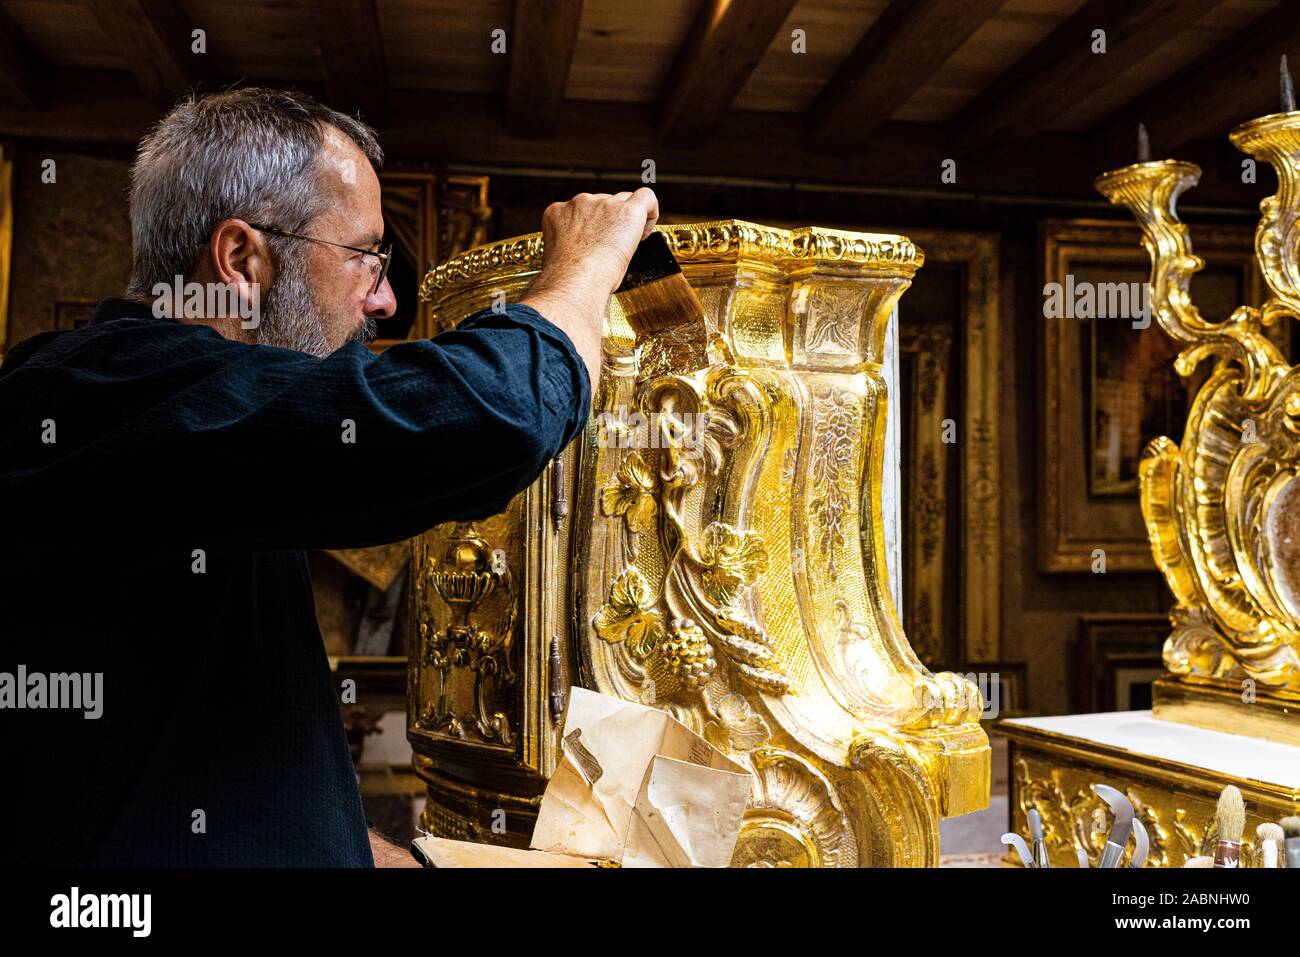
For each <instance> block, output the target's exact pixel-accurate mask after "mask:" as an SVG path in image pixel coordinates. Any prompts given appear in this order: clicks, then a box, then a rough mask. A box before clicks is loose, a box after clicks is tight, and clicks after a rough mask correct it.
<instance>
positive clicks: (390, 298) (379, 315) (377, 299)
mask: <svg viewBox="0 0 1300 957" xmlns="http://www.w3.org/2000/svg"><path fill="white" fill-rule="evenodd" d="M396 312H397V297H396V296H395V295H393V287H392V285H391V284H390V283H389V282H388V277H387V276H385V277H384V281H383V282H381V283H380V284H379V288H378V289H376V290H375V291H374V292H372V293H371V294H370V295H369V296H367V297H366V315H367V316H369V317H370V318H371V319H391V318H392V317H393V314H394V313H396Z"/></svg>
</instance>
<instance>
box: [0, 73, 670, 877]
mask: <svg viewBox="0 0 1300 957" xmlns="http://www.w3.org/2000/svg"><path fill="white" fill-rule="evenodd" d="M382 159H383V157H382V153H381V151H380V148H379V145H378V144H377V143H376V141H375V137H374V134H373V133H372V132H371V131H370V130H369V129H368V128H367V127H365V126H364V125H363V124H361V123H360V122H358V121H357V120H355V119H352V118H349V117H347V116H343V115H341V114H339V113H336V112H334V111H332V110H329V109H327V108H326V107H324V106H322V105H321V104H319V103H317V102H315V101H314V100H312V99H310V98H309V97H306V96H302V95H299V94H293V93H286V92H280V91H273V90H265V89H256V88H248V89H236V90H231V91H227V92H224V93H219V94H215V95H212V96H208V97H204V98H201V99H193V100H190V101H188V102H185V103H182V104H181V105H179V106H177V107H176V108H175V109H174V110H172V111H171V112H170V113H169V114H168V115H167V116H166V117H165V118H164V119H163V120H162V121H161V123H160V124H159V125H158V126H157V127H156V128H155V129H154V130H153V131H152V132H150V133H149V135H148V136H146V137H145V139H144V141H143V142H142V143H141V145H140V150H139V155H138V158H137V160H136V163H135V165H134V168H133V170H132V179H131V224H132V231H133V238H134V264H133V271H132V275H131V280H130V284H129V286H128V289H127V290H126V295H125V297H124V298H121V299H107V300H105V301H103V302H101V303H100V304H99V306H98V307H97V309H96V310H95V313H94V316H93V318H92V320H91V322H90V323H89V324H88V325H87V326H85V327H84V328H81V329H77V330H74V331H71V332H61V333H44V334H41V335H38V336H35V337H33V338H32V339H29V340H27V341H25V342H23V343H20V344H19V345H17V346H15V347H14V348H13V349H11V350H10V352H9V354H8V356H7V357H6V359H5V363H4V365H3V366H0V492H2V493H3V495H4V500H5V501H7V502H10V503H21V505H19V506H18V507H16V508H13V509H11V511H10V512H9V514H7V515H6V516H5V518H4V520H3V524H2V525H0V528H3V537H2V538H0V541H2V542H3V545H2V546H0V596H2V597H3V598H4V601H3V607H4V609H5V627H4V637H3V638H2V639H0V671H3V672H6V673H19V672H18V666H19V665H21V666H23V670H22V672H21V673H23V674H54V673H70V672H80V673H92V674H102V675H103V684H102V690H101V692H100V701H99V704H98V705H97V707H98V709H99V713H98V715H97V716H96V717H95V718H94V720H89V719H90V718H91V715H90V714H89V713H87V712H84V711H71V710H58V709H50V708H45V707H40V706H34V705H32V703H31V702H32V701H33V700H34V699H33V698H32V697H31V696H30V695H28V692H27V690H26V689H17V690H18V694H20V695H28V696H27V697H24V698H23V702H24V704H22V705H18V706H17V707H15V708H12V709H10V708H8V707H6V708H4V709H3V710H0V761H2V762H3V764H2V766H3V767H4V768H5V771H6V776H7V778H8V781H7V783H6V786H5V787H4V788H0V822H2V823H0V828H4V829H5V830H4V832H0V864H9V865H14V864H29V865H30V864H38V865H92V866H134V865H146V866H173V865H199V866H225V865H255V866H256V865H271V866H363V867H365V866H372V865H373V864H374V863H379V864H380V865H381V866H382V865H385V864H392V865H397V864H404V863H408V862H409V860H410V859H409V855H408V853H407V852H406V851H405V850H404V849H401V848H397V847H395V846H393V845H390V844H387V843H385V842H383V841H381V840H379V839H378V838H376V837H375V836H374V835H373V834H368V833H367V830H366V826H365V819H364V815H363V813H362V809H361V801H360V795H359V792H358V789H357V783H356V777H355V774H354V771H353V768H352V765H351V760H350V756H349V752H348V746H347V741H346V739H345V737H344V734H343V729H342V723H341V718H340V714H339V707H338V701H337V699H336V697H335V692H334V688H333V684H332V681H331V677H330V673H329V668H328V665H327V662H326V658H325V654H324V649H323V647H322V644H321V640H320V634H319V630H318V628H317V625H316V619H315V608H314V602H313V598H312V591H311V583H310V580H309V578H308V574H307V565H306V560H305V556H304V554H303V552H304V550H305V549H314V548H335V547H360V546H367V545H375V544H379V543H382V542H391V541H397V540H400V539H402V538H406V537H409V536H411V535H414V534H417V533H419V532H421V531H423V530H425V529H427V528H429V527H431V526H433V525H435V524H438V523H440V522H446V521H453V520H469V519H476V518H482V517H485V516H488V515H491V514H493V513H495V512H498V511H500V510H501V509H502V508H504V507H505V505H506V503H507V502H508V501H509V500H510V498H511V497H512V496H514V495H515V494H517V493H518V492H519V491H521V490H522V489H524V488H526V487H527V486H528V485H529V484H530V483H531V482H532V481H533V480H534V479H535V478H536V477H537V476H538V475H539V474H540V473H541V471H542V470H543V469H544V468H545V467H546V464H547V463H548V462H549V461H550V460H551V459H553V458H554V457H555V456H556V455H557V454H559V452H560V451H561V450H562V449H563V448H564V447H565V446H566V445H567V444H568V443H569V442H570V441H571V440H572V439H573V438H574V436H575V435H576V434H577V433H578V432H579V431H580V430H581V428H582V426H583V425H584V423H585V422H586V421H587V418H588V416H589V414H590V404H591V383H592V382H593V381H594V380H595V378H596V376H597V375H598V373H599V367H600V335H601V321H602V318H603V315H604V310H605V305H606V303H607V301H608V298H609V296H610V294H611V292H612V290H613V289H614V288H615V287H616V286H617V285H618V283H619V281H620V280H621V279H622V277H623V274H624V272H625V271H626V268H627V264H628V260H629V259H630V257H631V255H632V252H633V251H634V249H635V248H636V245H637V243H638V242H639V241H640V240H641V239H642V238H644V237H645V236H646V235H648V234H649V231H650V229H651V228H652V227H653V225H654V223H655V221H656V219H657V217H658V206H657V202H656V200H655V197H654V194H653V193H652V192H651V191H650V190H648V189H639V190H637V191H636V192H627V193H619V194H617V195H613V196H607V195H591V194H581V195H579V196H577V197H575V198H574V199H572V200H571V201H569V202H567V203H556V204H553V205H552V206H550V207H548V208H547V210H546V213H545V215H544V217H543V220H542V231H543V237H544V242H545V259H544V264H543V268H542V270H541V272H540V273H539V275H538V276H537V278H536V280H535V281H534V283H533V284H532V286H531V287H530V288H529V290H528V292H527V293H526V295H525V296H524V297H523V299H522V300H521V301H520V302H519V303H512V304H509V305H507V306H505V308H504V309H498V310H484V311H483V312H480V313H477V314H476V315H473V316H470V317H468V318H467V319H466V320H465V321H464V322H463V323H461V324H460V326H459V327H458V328H457V329H455V330H454V331H451V332H448V333H444V334H443V335H440V336H438V337H437V338H435V339H431V340H413V341H410V342H403V343H400V344H397V345H394V346H392V347H390V348H389V349H387V350H386V351H385V352H384V353H383V354H382V355H380V356H375V355H373V354H372V353H371V352H370V350H369V349H368V348H367V347H366V346H365V345H364V342H365V340H366V339H367V338H369V337H370V336H372V335H373V330H374V320H376V319H378V318H383V317H387V316H391V315H392V314H393V311H394V307H395V300H394V297H393V291H392V288H391V286H390V285H389V283H388V282H387V279H386V272H387V266H388V259H389V256H390V255H391V250H390V249H389V247H388V246H387V245H386V244H385V242H384V238H385V237H384V223H383V218H382V215H381V208H380V187H379V180H378V177H377V175H376V169H377V168H378V167H379V166H380V164H381V163H382ZM0 705H4V702H3V701H0ZM411 863H413V862H411Z"/></svg>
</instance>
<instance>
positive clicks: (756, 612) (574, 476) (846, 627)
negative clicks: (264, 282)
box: [408, 221, 989, 866]
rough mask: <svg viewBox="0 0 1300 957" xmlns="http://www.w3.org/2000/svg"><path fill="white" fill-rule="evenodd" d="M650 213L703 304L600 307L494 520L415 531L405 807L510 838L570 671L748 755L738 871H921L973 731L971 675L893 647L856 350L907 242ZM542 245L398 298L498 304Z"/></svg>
mask: <svg viewBox="0 0 1300 957" xmlns="http://www.w3.org/2000/svg"><path fill="white" fill-rule="evenodd" d="M660 231H661V232H662V233H663V234H664V235H665V236H666V237H667V238H668V241H669V243H670V245H671V246H672V247H673V250H674V252H675V254H676V256H677V258H678V261H679V262H680V263H681V265H682V269H683V272H684V274H685V276H686V278H687V279H688V280H689V281H690V282H691V284H692V285H693V286H694V287H695V289H696V291H697V293H698V295H699V297H700V300H701V302H702V304H703V306H704V311H705V313H706V316H705V320H704V322H703V323H702V324H701V325H700V326H699V327H691V328H687V329H684V330H675V331H674V332H673V333H672V335H671V336H667V337H662V338H658V339H656V338H649V339H646V340H644V341H640V342H638V341H636V339H635V337H634V335H633V333H632V331H631V329H630V328H629V326H628V324H627V322H626V320H625V318H624V316H623V315H622V313H621V311H620V309H619V306H618V304H617V302H614V303H612V304H611V307H610V311H609V314H608V316H607V327H606V336H605V358H604V371H603V374H602V377H601V382H600V383H599V387H598V388H597V389H596V395H595V400H594V409H593V417H592V421H591V423H590V425H589V427H588V429H587V431H586V433H585V434H584V435H583V436H582V437H581V438H580V439H579V440H578V441H576V442H575V443H574V445H573V446H571V447H570V448H569V449H568V450H567V451H566V452H565V453H564V455H563V456H561V458H560V459H559V460H558V461H557V462H556V463H554V464H553V465H552V466H551V467H550V468H549V469H548V470H547V472H546V474H544V475H543V476H542V477H541V478H540V479H539V480H538V481H537V482H536V483H535V484H534V485H533V486H532V487H531V488H529V489H528V490H527V491H525V492H524V493H522V494H521V495H519V496H517V497H516V499H515V500H514V501H513V502H512V503H511V504H510V506H509V508H508V509H507V510H506V511H505V512H504V513H502V514H500V515H497V516H494V517H492V518H490V519H488V520H486V521H483V522H478V523H475V524H474V525H473V526H447V527H442V528H438V529H434V530H433V531H431V532H430V533H428V534H427V535H425V536H424V537H423V538H422V539H421V540H420V541H419V542H418V543H417V544H416V546H415V556H414V558H415V564H414V565H413V566H412V567H413V569H416V570H418V574H416V576H415V589H416V591H415V596H416V600H415V602H414V603H413V605H414V614H415V615H416V627H417V629H418V631H419V633H420V635H421V642H420V647H419V649H418V650H417V651H415V652H414V653H413V655H412V658H411V662H410V701H411V710H410V721H409V732H408V736H409V738H410V740H411V742H412V745H413V747H414V749H415V751H416V759H415V760H416V768H417V771H418V772H419V773H420V774H421V776H422V777H423V778H424V780H425V781H426V782H427V783H428V787H429V805H428V809H427V811H426V814H425V826H426V827H427V828H429V829H430V830H432V831H433V832H435V833H437V834H440V835H442V836H449V837H461V838H470V839H474V840H481V841H499V842H502V843H510V844H516V845H520V846H522V845H524V844H525V843H526V842H527V839H528V836H529V834H530V833H531V831H532V825H533V820H534V818H535V813H536V807H537V803H538V799H539V795H540V793H541V791H542V789H543V788H544V786H545V782H546V779H547V777H548V776H549V774H550V773H551V771H552V770H553V768H554V765H555V757H556V744H557V742H556V733H555V732H556V729H557V728H558V727H559V726H560V724H561V722H562V718H563V707H564V700H563V691H564V689H565V688H567V687H568V686H569V685H570V684H581V685H583V686H584V687H588V688H592V689H595V690H598V691H600V692H603V693H605V694H610V695H615V696H618V697H622V698H625V699H628V700H635V701H641V702H643V703H647V704H652V705H654V706H657V707H661V708H664V709H666V710H668V711H670V712H671V713H672V714H673V715H674V716H676V717H677V718H678V719H679V720H681V721H683V722H684V723H686V724H687V725H688V726H690V727H692V728H693V729H694V730H696V731H697V732H699V733H700V734H703V735H705V736H706V737H707V738H708V739H709V740H710V741H712V742H714V743H715V744H716V745H718V746H719V747H720V748H723V749H724V750H726V751H727V752H729V753H730V755H731V756H732V757H733V759H735V760H737V761H739V762H741V763H742V764H744V765H745V766H746V767H748V768H749V769H750V770H751V772H752V775H753V786H752V792H751V796H750V801H749V807H748V809H747V812H746V819H745V825H744V829H743V830H742V833H741V836H740V839H739V842H738V844H737V848H736V853H735V858H734V862H735V863H736V864H759V865H809V866H853V865H881V866H890V865H893V866H897V865H927V864H934V863H937V857H938V821H939V819H940V818H941V817H945V816H951V815H956V814H964V813H967V812H969V811H973V810H978V809H981V808H983V807H985V806H986V805H987V802H988V789H989V750H988V743H987V739H986V738H985V735H984V733H983V732H982V731H981V730H980V726H979V723H978V717H979V712H980V709H981V701H980V698H979V693H978V691H977V690H976V689H975V687H974V686H973V685H972V684H971V683H970V682H969V681H966V680H965V679H962V678H961V677H959V676H956V675H951V674H937V675H935V674H930V673H929V672H928V671H927V670H926V669H925V667H924V666H923V665H922V664H921V663H920V661H919V660H918V659H917V658H916V656H915V655H914V654H913V652H912V649H911V648H910V646H909V645H908V642H907V638H906V636H905V635H904V633H903V630H902V628H901V627H900V625H899V621H898V616H897V613H896V612H895V610H894V606H893V602H892V599H891V597H890V593H889V588H888V581H887V575H886V571H885V559H884V549H885V545H884V536H883V532H882V520H881V514H880V513H881V503H880V480H881V471H882V461H883V456H884V448H883V445H884V437H885V421H886V419H885V414H886V401H887V395H886V389H885V385H884V380H883V378H882V376H881V374H880V368H881V358H882V349H883V343H884V336H885V330H886V324H887V322H888V319H889V317H890V314H891V312H892V310H893V307H894V306H895V304H896V303H897V301H898V299H899V297H900V296H901V295H902V294H903V292H904V290H906V288H907V286H908V285H909V283H910V280H911V277H912V275H913V274H914V272H915V271H916V269H917V268H918V267H919V266H920V265H921V263H922V260H923V257H922V255H921V252H920V250H918V249H917V248H916V247H915V246H914V245H913V244H912V243H911V242H910V241H908V240H907V239H906V238H904V237H901V236H884V235H874V234H860V233H846V232H838V231H832V230H822V229H800V230H793V231H786V230H780V229H773V228H768V227H764V226H758V225H754V224H750V223H743V222H734V221H732V222H721V223H708V224H702V225H694V226H674V227H660ZM540 264H541V241H540V239H539V238H538V237H536V236H531V237H523V238H520V239H514V240H507V241H505V242H501V243H495V244H492V245H489V246H486V247H482V248H480V249H477V250H473V251H471V252H470V253H467V254H465V255H463V256H460V257H457V258H456V259H453V260H451V261H449V262H448V263H445V264H444V265H442V266H440V267H439V268H438V269H437V270H435V271H434V272H433V273H431V274H430V275H429V276H428V277H427V278H426V280H425V283H424V287H423V290H422V291H423V293H424V294H425V295H426V296H428V297H429V298H431V299H432V300H433V302H434V308H435V311H436V314H437V316H438V317H440V318H441V319H442V320H443V321H446V322H455V321H458V320H459V319H460V318H461V317H463V316H466V315H469V314H470V313H471V312H473V311H475V310H477V309H480V308H483V307H486V306H490V305H491V304H492V303H493V302H494V301H502V297H504V300H505V301H512V300H515V299H517V298H518V297H519V296H520V295H521V293H522V291H523V290H524V289H525V288H526V286H527V284H528V282H529V281H530V280H531V279H532V277H533V276H534V275H535V274H536V272H537V270H538V269H539V268H540ZM447 467H449V468H469V469H472V468H473V467H474V463H472V462H454V463H447ZM864 489H865V490H866V491H865V494H864ZM860 528H861V529H864V530H865V531H866V534H865V536H863V537H860V536H859V534H858V531H859V529H860ZM864 540H865V545H864Z"/></svg>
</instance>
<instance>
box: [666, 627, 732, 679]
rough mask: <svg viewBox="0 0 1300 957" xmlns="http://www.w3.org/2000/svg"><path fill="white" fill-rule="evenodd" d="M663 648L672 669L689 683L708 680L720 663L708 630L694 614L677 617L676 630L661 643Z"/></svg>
mask: <svg viewBox="0 0 1300 957" xmlns="http://www.w3.org/2000/svg"><path fill="white" fill-rule="evenodd" d="M659 651H660V654H661V655H662V656H663V660H664V662H665V663H666V664H667V665H668V668H669V670H671V671H672V673H673V674H675V675H677V676H678V677H679V678H681V679H682V681H683V682H685V683H686V685H687V686H688V687H692V688H696V687H699V686H700V685H702V684H704V683H705V682H706V681H708V680H709V678H710V676H712V674H713V672H714V669H716V668H717V667H718V663H717V661H716V660H714V657H713V646H712V645H711V644H709V640H708V639H707V638H705V637H704V630H703V629H702V628H700V626H699V625H697V624H696V623H695V622H694V621H693V620H692V619H690V618H674V619H673V625H672V633H671V634H670V635H669V636H668V638H667V639H666V640H665V641H664V642H663V643H662V644H661V645H660V646H659Z"/></svg>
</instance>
